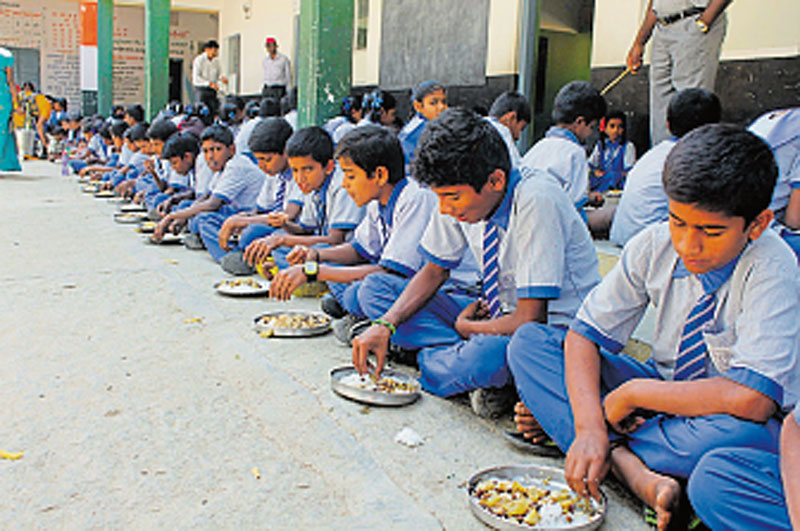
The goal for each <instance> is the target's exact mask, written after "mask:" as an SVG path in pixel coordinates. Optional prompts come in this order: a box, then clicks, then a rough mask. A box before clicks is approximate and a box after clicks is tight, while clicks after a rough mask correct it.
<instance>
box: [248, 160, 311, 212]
mask: <svg viewBox="0 0 800 531" xmlns="http://www.w3.org/2000/svg"><path fill="white" fill-rule="evenodd" d="M281 181H286V191H285V193H284V196H283V204H282V205H280V206H277V205H276V204H275V200H276V197H275V196H276V195H277V193H278V189H279V188H280V182H281ZM291 203H294V204H296V205H300V206H301V207H302V206H303V192H302V191H301V190H300V187H299V186H297V183H296V182H295V180H294V178H293V177H292V170H291V169H288V168H287V170H286V171H284V172H283V173H281V174H280V175H267V176H266V178H265V179H264V184H263V185H262V186H261V191H260V192H259V193H258V197H257V198H256V208H257V209H258V211H259V212H261V213H266V212H273V211H285V210H286V207H288V206H289V204H291Z"/></svg>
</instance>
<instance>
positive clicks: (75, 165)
mask: <svg viewBox="0 0 800 531" xmlns="http://www.w3.org/2000/svg"><path fill="white" fill-rule="evenodd" d="M88 165H89V164H87V163H86V161H83V160H78V159H74V160H71V161H69V167H70V168H72V171H73V172H74V173H78V172H80V171H81V170H82V169H84V168H85V167H87V166H88Z"/></svg>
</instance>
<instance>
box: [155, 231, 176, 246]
mask: <svg viewBox="0 0 800 531" xmlns="http://www.w3.org/2000/svg"><path fill="white" fill-rule="evenodd" d="M146 240H147V242H148V243H152V244H153V245H177V244H179V243H183V236H181V235H180V234H172V233H171V232H167V233H166V234H163V235H162V236H161V239H160V240H157V239H155V237H154V236H153V235H152V234H151V235H150V236H148V237H147V238H146Z"/></svg>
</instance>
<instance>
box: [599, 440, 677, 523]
mask: <svg viewBox="0 0 800 531" xmlns="http://www.w3.org/2000/svg"><path fill="white" fill-rule="evenodd" d="M611 463H612V466H613V469H614V473H615V475H616V476H617V477H618V478H619V479H621V480H622V481H623V482H624V483H625V484H626V485H628V487H630V489H631V490H632V491H633V492H634V494H636V495H637V496H638V497H639V498H640V499H641V500H642V501H644V502H645V503H646V504H647V505H649V506H650V507H652V508H653V509H655V511H656V517H657V518H658V529H659V530H664V529H667V526H668V525H669V523H670V520H671V519H672V517H673V515H674V512H675V509H677V507H678V502H679V500H680V496H681V487H680V485H679V484H678V482H677V481H676V480H675V479H673V478H671V477H669V476H665V475H662V474H659V473H658V472H654V471H653V470H650V469H649V468H647V465H645V464H644V463H643V462H642V461H641V459H639V457H638V456H637V455H636V454H634V453H633V452H631V451H630V450H628V449H627V448H626V447H624V446H620V447H617V448H615V449H614V450H613V451H612V452H611Z"/></svg>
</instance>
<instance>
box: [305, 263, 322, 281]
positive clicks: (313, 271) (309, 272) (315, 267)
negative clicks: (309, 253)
mask: <svg viewBox="0 0 800 531" xmlns="http://www.w3.org/2000/svg"><path fill="white" fill-rule="evenodd" d="M303 273H305V274H306V279H307V280H308V281H309V282H314V281H316V280H317V274H318V273H319V263H318V262H315V261H313V260H309V261H307V262H306V263H305V264H303Z"/></svg>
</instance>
